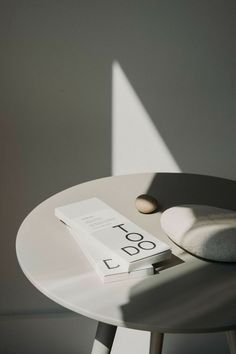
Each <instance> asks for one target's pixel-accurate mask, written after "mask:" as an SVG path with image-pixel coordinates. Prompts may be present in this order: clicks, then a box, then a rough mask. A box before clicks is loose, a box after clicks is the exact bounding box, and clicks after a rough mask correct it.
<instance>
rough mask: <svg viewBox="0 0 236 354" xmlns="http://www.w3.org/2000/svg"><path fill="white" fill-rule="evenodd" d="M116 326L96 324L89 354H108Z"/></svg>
mask: <svg viewBox="0 0 236 354" xmlns="http://www.w3.org/2000/svg"><path fill="white" fill-rule="evenodd" d="M116 329H117V327H116V326H112V325H109V324H106V323H102V322H98V326H97V332H96V335H95V339H94V342H93V349H92V352H91V354H109V353H110V352H111V348H112V344H113V340H114V337H115V334H116Z"/></svg>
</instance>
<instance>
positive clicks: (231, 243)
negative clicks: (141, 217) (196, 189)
mask: <svg viewBox="0 0 236 354" xmlns="http://www.w3.org/2000/svg"><path fill="white" fill-rule="evenodd" d="M161 226H162V228H163V230H164V231H165V233H166V234H167V235H168V236H169V238H170V239H171V240H172V241H174V242H175V243H176V244H177V245H179V246H180V247H182V248H183V249H185V250H186V251H189V252H190V253H192V254H194V255H196V256H199V257H202V258H206V259H208V260H214V261H222V262H236V212H233V211H230V210H225V209H220V208H215V207H211V206H204V205H180V206H175V207H172V208H170V209H167V210H166V211H165V212H164V213H163V214H162V216H161Z"/></svg>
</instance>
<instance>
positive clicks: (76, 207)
mask: <svg viewBox="0 0 236 354" xmlns="http://www.w3.org/2000/svg"><path fill="white" fill-rule="evenodd" d="M55 215H56V216H57V217H58V218H59V219H60V220H62V221H63V222H64V223H65V224H67V225H68V226H69V227H70V228H72V229H73V230H74V231H76V232H81V233H83V234H86V236H87V237H88V238H90V239H91V240H93V241H94V242H95V243H96V247H97V248H98V247H103V248H105V250H106V251H108V252H109V254H110V255H111V257H112V258H115V259H117V260H119V263H120V265H122V266H125V267H127V269H128V271H132V270H135V269H137V268H140V267H142V266H146V265H150V264H153V263H157V262H160V261H163V260H165V259H167V258H169V257H170V255H171V250H170V247H169V246H168V245H167V244H165V243H164V242H162V241H160V240H158V238H156V237H155V236H153V235H151V234H150V233H148V232H147V231H145V230H143V229H142V228H140V227H139V226H138V225H136V224H135V223H133V222H132V221H130V220H128V219H127V218H126V217H124V216H123V215H121V214H120V213H118V212H117V211H116V210H114V209H113V208H112V207H110V206H109V205H108V204H106V203H104V202H103V201H102V200H100V199H98V198H91V199H86V200H83V201H80V202H76V203H72V204H68V205H65V206H61V207H58V208H56V209H55Z"/></svg>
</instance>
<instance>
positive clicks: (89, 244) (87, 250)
mask: <svg viewBox="0 0 236 354" xmlns="http://www.w3.org/2000/svg"><path fill="white" fill-rule="evenodd" d="M68 230H69V231H70V233H71V234H72V236H73V237H74V239H75V240H76V241H77V242H78V244H79V246H80V248H81V250H82V252H83V253H84V255H85V256H86V257H87V258H88V261H89V262H90V264H91V265H92V266H93V268H94V269H95V271H96V273H97V274H98V275H99V277H100V278H101V279H102V281H103V282H104V283H108V282H113V281H119V280H124V279H130V278H132V277H142V276H147V275H153V274H154V268H153V266H152V265H148V266H146V267H144V268H138V269H136V270H134V271H133V272H128V269H127V267H125V266H123V265H120V264H119V262H118V261H117V260H116V259H114V258H111V257H110V254H109V252H107V251H106V249H105V248H99V249H98V248H97V247H96V246H95V244H94V242H93V241H92V240H91V239H90V238H88V237H86V235H84V234H82V233H80V232H76V231H74V230H72V229H71V228H69V227H68Z"/></svg>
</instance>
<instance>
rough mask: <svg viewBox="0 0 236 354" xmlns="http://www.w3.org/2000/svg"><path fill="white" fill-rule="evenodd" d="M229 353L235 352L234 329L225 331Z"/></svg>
mask: <svg viewBox="0 0 236 354" xmlns="http://www.w3.org/2000/svg"><path fill="white" fill-rule="evenodd" d="M226 336H227V340H228V345H229V351H230V354H236V330H235V331H228V332H226Z"/></svg>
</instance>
